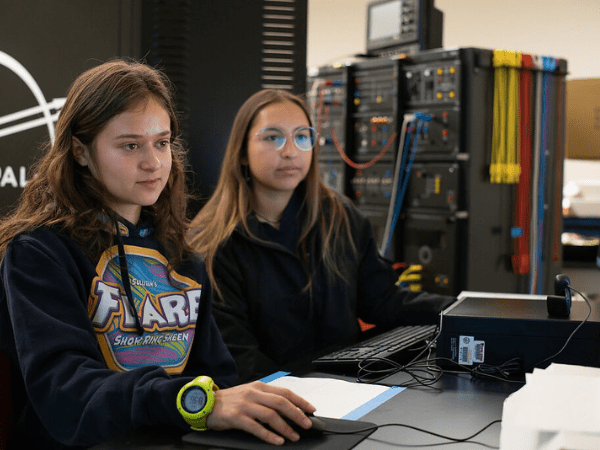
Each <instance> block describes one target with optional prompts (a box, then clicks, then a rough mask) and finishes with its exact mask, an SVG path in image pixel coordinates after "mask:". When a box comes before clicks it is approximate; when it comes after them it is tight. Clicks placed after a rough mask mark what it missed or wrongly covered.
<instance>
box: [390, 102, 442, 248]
mask: <svg viewBox="0 0 600 450" xmlns="http://www.w3.org/2000/svg"><path fill="white" fill-rule="evenodd" d="M431 120H433V116H431V115H430V114H424V113H420V112H417V113H415V120H414V121H413V122H411V123H410V124H409V126H408V127H409V131H408V132H407V133H406V142H405V143H404V151H403V152H402V163H401V165H400V168H399V174H398V176H399V183H398V186H399V187H400V189H399V191H398V195H397V196H396V200H395V203H394V212H393V215H392V221H391V226H390V230H389V234H388V237H387V241H386V243H385V248H384V255H387V254H388V252H389V249H390V247H391V244H392V236H393V235H394V230H395V229H396V224H397V222H398V218H399V217H400V211H401V210H402V203H403V201H404V196H405V195H406V190H407V188H408V182H409V180H410V172H411V170H412V165H413V163H414V160H415V155H416V153H417V147H418V145H419V136H420V134H421V132H422V130H423V125H424V123H425V122H430V121H431ZM414 123H416V124H417V125H416V126H417V129H416V130H415V135H414V139H413V143H412V150H411V151H410V157H409V151H408V148H409V146H410V129H411V128H413V127H414V125H413V124H414ZM407 158H408V160H407Z"/></svg>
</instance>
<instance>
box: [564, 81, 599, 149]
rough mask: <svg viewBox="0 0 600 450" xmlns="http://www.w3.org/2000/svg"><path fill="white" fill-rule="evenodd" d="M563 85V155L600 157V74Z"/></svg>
mask: <svg viewBox="0 0 600 450" xmlns="http://www.w3.org/2000/svg"><path fill="white" fill-rule="evenodd" d="M566 85H567V88H566V89H567V94H566V95H567V98H566V105H567V106H566V109H567V112H566V136H565V157H566V158H571V159H600V78H591V79H581V80H568V81H567V82H566Z"/></svg>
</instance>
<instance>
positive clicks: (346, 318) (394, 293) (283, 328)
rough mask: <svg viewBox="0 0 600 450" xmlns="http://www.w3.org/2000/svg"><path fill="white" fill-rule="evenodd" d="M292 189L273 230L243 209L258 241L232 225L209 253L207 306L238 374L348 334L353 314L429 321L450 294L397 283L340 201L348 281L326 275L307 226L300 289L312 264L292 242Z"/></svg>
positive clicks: (296, 205) (382, 320) (295, 208)
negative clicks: (351, 247) (347, 242)
mask: <svg viewBox="0 0 600 450" xmlns="http://www.w3.org/2000/svg"><path fill="white" fill-rule="evenodd" d="M298 197H299V196H298V195H297V194H296V195H294V196H293V197H292V199H291V200H290V203H289V204H288V206H287V207H286V209H285V211H284V213H283V217H282V220H281V223H280V228H279V230H277V229H275V228H273V227H271V226H270V225H268V224H265V223H261V222H259V221H258V220H257V219H256V217H255V216H254V215H251V216H249V217H248V220H249V224H250V228H251V231H252V232H253V233H255V234H256V235H257V236H258V237H260V238H261V240H264V241H259V240H257V239H254V238H252V237H250V236H249V235H248V234H247V233H246V232H245V230H244V229H243V227H241V226H239V227H238V228H236V230H235V231H234V233H233V234H232V236H231V238H230V239H229V240H228V241H227V242H226V243H225V244H224V245H223V246H222V248H221V249H220V250H219V251H218V253H217V256H216V258H215V278H216V282H217V284H218V286H219V288H220V289H221V292H222V296H221V297H219V296H217V295H214V297H213V314H214V316H215V319H216V321H217V325H218V326H219V329H220V330H221V333H222V335H223V338H224V339H225V343H226V344H227V346H228V347H229V350H230V351H231V353H232V355H233V357H234V359H235V361H236V363H237V366H238V372H239V375H240V378H241V379H242V380H249V379H254V378H257V377H260V376H262V375H265V374H269V373H271V372H273V371H275V370H280V369H281V366H282V365H285V364H288V363H290V362H291V361H294V360H297V359H298V358H300V357H302V356H305V355H308V354H311V353H314V352H315V351H317V350H319V349H323V348H326V347H327V346H329V345H331V344H334V343H340V342H344V341H347V340H349V339H351V338H355V337H356V336H357V335H358V334H359V332H360V326H359V324H358V321H357V318H361V319H362V320H364V321H365V322H368V323H373V324H376V325H378V326H380V327H382V328H390V327H393V326H398V325H401V324H416V323H437V321H438V320H439V312H440V311H441V310H443V309H444V308H445V307H446V306H448V305H450V304H451V303H452V302H453V301H454V300H455V298H453V297H446V296H439V295H433V294H427V293H415V292H411V291H409V290H406V289H401V288H399V287H397V286H396V284H395V283H396V281H397V278H398V276H397V274H395V272H394V270H393V268H392V266H391V263H389V261H386V260H384V259H383V258H382V257H380V255H379V251H378V249H377V245H376V243H375V239H374V237H373V232H372V229H371V226H370V223H369V221H368V219H366V218H365V217H364V216H362V215H361V214H360V213H359V212H358V211H357V210H356V208H355V207H354V206H353V205H351V204H350V202H347V201H346V202H345V205H346V210H347V211H348V214H349V217H350V220H351V227H352V235H353V237H354V242H355V243H356V246H357V249H358V255H357V257H354V256H352V255H351V254H349V255H348V258H347V261H348V264H349V277H348V283H347V284H344V283H343V282H341V281H339V280H332V279H330V278H329V277H328V275H327V273H326V271H325V270H324V268H323V266H322V265H321V264H320V263H319V254H320V250H319V249H320V238H321V237H320V236H319V234H318V233H317V232H316V231H315V232H314V233H313V236H312V237H311V242H312V244H311V248H312V250H311V251H310V260H311V264H310V265H311V267H313V268H316V269H314V281H313V288H312V291H311V292H307V291H306V290H305V289H304V288H305V286H306V284H307V282H308V270H313V269H309V268H307V267H305V264H303V262H302V259H301V258H299V257H298V255H297V253H296V250H295V245H296V241H297V236H298V232H299V230H298V223H300V221H301V218H300V216H299V215H301V214H303V211H301V210H300V199H299V198H298ZM324 207H325V208H326V207H327V205H325V206H324ZM311 294H312V295H311Z"/></svg>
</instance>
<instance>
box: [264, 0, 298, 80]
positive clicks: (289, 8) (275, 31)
mask: <svg viewBox="0 0 600 450" xmlns="http://www.w3.org/2000/svg"><path fill="white" fill-rule="evenodd" d="M297 7H298V6H297V4H296V0H264V2H263V11H262V49H261V71H262V73H261V86H262V87H263V88H265V89H266V88H272V89H285V90H293V89H294V86H295V82H296V79H295V76H296V73H295V72H296V66H297V63H298V61H297V60H298V55H297V48H296V43H297V39H298V30H297V24H298V11H297Z"/></svg>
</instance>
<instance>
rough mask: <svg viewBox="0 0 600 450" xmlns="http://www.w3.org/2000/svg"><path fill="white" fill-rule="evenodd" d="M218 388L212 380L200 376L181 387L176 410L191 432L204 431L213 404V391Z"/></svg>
mask: <svg viewBox="0 0 600 450" xmlns="http://www.w3.org/2000/svg"><path fill="white" fill-rule="evenodd" d="M217 390H219V387H218V386H217V385H216V384H215V383H214V381H213V380H212V378H210V377H207V376H200V377H197V378H194V379H193V380H192V381H190V382H189V383H188V384H186V385H185V386H183V387H182V388H181V390H180V391H179V394H177V409H178V410H179V413H180V414H181V415H182V416H183V418H184V420H185V421H186V422H187V423H189V424H190V426H191V428H192V430H195V431H204V430H206V429H207V428H206V418H207V417H208V415H209V414H210V413H211V411H212V409H213V406H214V404H215V394H214V391H217Z"/></svg>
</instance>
